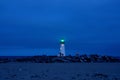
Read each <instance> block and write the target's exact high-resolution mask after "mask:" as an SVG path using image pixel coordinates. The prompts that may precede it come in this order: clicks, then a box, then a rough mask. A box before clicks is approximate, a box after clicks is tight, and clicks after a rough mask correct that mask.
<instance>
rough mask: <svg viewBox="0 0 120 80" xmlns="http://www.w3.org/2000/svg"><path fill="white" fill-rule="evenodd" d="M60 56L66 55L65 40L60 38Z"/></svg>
mask: <svg viewBox="0 0 120 80" xmlns="http://www.w3.org/2000/svg"><path fill="white" fill-rule="evenodd" d="M58 56H65V40H64V39H61V40H60V53H59V55H58Z"/></svg>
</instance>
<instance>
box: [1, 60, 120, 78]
mask: <svg viewBox="0 0 120 80" xmlns="http://www.w3.org/2000/svg"><path fill="white" fill-rule="evenodd" d="M0 80H120V63H17V62H16V63H2V64H0Z"/></svg>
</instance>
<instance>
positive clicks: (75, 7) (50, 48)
mask: <svg viewBox="0 0 120 80" xmlns="http://www.w3.org/2000/svg"><path fill="white" fill-rule="evenodd" d="M61 38H64V39H65V40H66V44H65V45H66V54H67V55H69V54H73V55H74V54H75V52H79V53H80V54H95V53H98V54H100V55H114V56H120V0H0V55H1V56H3V55H4V56H8V55H42V54H46V55H57V54H58V53H59V46H60V44H59V40H60V39H61Z"/></svg>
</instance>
